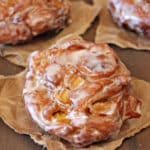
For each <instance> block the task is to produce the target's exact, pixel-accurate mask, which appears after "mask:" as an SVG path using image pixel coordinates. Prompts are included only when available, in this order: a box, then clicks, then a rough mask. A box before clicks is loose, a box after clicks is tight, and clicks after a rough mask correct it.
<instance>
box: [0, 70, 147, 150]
mask: <svg viewBox="0 0 150 150" xmlns="http://www.w3.org/2000/svg"><path fill="white" fill-rule="evenodd" d="M25 74H26V70H25V71H23V72H22V73H20V74H17V75H15V76H7V77H6V76H0V117H1V118H2V119H3V121H4V122H5V123H6V124H7V125H8V126H10V127H11V128H12V129H14V130H15V131H16V132H18V133H20V134H27V135H30V136H31V138H32V139H33V140H34V141H35V142H36V143H38V144H41V145H43V146H45V147H47V149H48V150H58V149H59V150H77V149H78V150H114V149H115V148H117V147H118V146H120V145H121V143H122V141H123V140H124V139H125V138H127V137H130V136H133V135H134V134H135V133H137V132H139V131H140V130H141V129H143V128H146V127H147V126H149V125H150V109H149V106H150V92H149V91H150V83H148V82H146V81H142V80H139V79H135V78H132V88H133V91H134V92H135V94H136V96H138V97H139V98H140V99H141V101H142V116H141V118H140V119H132V120H129V121H128V122H126V123H125V124H124V126H123V127H122V129H121V132H120V134H119V135H118V136H117V138H116V139H114V140H111V141H107V142H100V143H97V144H92V145H91V146H89V147H87V148H82V149H79V148H74V147H72V146H71V145H70V144H68V143H67V142H65V141H63V140H60V139H59V138H57V137H55V136H52V135H48V134H47V133H45V132H44V131H42V130H41V129H40V128H39V127H38V126H37V125H36V124H35V123H34V122H33V121H32V120H31V118H30V116H29V115H28V113H27V112H26V110H25V106H24V102H23V98H22V89H23V86H24V80H25Z"/></svg>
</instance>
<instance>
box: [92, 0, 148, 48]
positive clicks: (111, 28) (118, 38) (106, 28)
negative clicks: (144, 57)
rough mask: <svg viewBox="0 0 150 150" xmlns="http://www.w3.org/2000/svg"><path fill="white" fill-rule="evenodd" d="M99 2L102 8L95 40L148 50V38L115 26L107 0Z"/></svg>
mask: <svg viewBox="0 0 150 150" xmlns="http://www.w3.org/2000/svg"><path fill="white" fill-rule="evenodd" d="M100 3H101V6H102V9H101V12H100V15H99V17H100V21H99V24H98V27H97V31H96V37H95V41H96V42H102V43H111V44H115V45H117V46H120V47H121V48H133V49H136V50H150V39H146V38H144V37H141V36H138V34H136V33H134V32H131V31H129V30H126V29H124V28H120V27H119V26H117V24H115V23H114V21H113V19H112V16H111V14H110V13H109V10H108V9H107V0H100Z"/></svg>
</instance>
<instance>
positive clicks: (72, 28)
mask: <svg viewBox="0 0 150 150" xmlns="http://www.w3.org/2000/svg"><path fill="white" fill-rule="evenodd" d="M71 3H72V9H71V19H72V23H71V24H70V25H69V26H67V27H66V28H65V29H64V30H62V31H61V32H60V33H59V34H58V35H56V36H52V37H51V38H50V37H49V36H48V37H47V36H39V37H38V38H35V39H33V41H31V42H29V43H26V44H22V45H16V46H8V45H7V46H6V45H5V46H4V45H0V56H2V57H4V58H6V59H7V60H9V61H11V62H12V63H14V64H17V65H19V66H24V67H26V65H27V57H28V55H29V54H30V53H31V52H32V51H34V50H38V49H47V48H48V47H50V45H51V44H52V43H54V42H55V41H56V40H57V39H59V38H61V37H63V36H65V35H68V34H78V35H81V34H83V33H84V32H85V31H86V30H87V29H88V28H89V27H90V25H91V23H92V21H93V20H94V19H95V17H96V16H97V15H98V13H99V11H100V8H101V5H100V0H93V5H90V4H88V3H86V2H84V1H83V0H74V1H73V0H72V1H71Z"/></svg>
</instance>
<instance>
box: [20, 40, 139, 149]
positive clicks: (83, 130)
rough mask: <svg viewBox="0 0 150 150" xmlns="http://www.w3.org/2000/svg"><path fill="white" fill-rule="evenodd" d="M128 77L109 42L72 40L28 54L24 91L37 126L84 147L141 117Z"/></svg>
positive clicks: (107, 136) (125, 69)
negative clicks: (130, 89) (124, 122)
mask: <svg viewBox="0 0 150 150" xmlns="http://www.w3.org/2000/svg"><path fill="white" fill-rule="evenodd" d="M129 82H130V74H129V71H128V70H127V68H126V67H125V66H124V65H123V64H122V63H121V61H120V59H119V58H118V56H117V55H116V54H115V53H114V51H113V50H112V49H111V48H110V47H109V46H108V45H106V44H94V43H92V42H87V41H84V40H82V39H72V40H70V41H68V42H65V43H60V45H54V46H52V48H50V49H48V50H44V51H36V52H33V53H32V54H31V56H30V58H29V70H28V73H27V75H26V83H25V87H24V90H23V94H24V100H25V104H26V107H27V109H28V111H29V113H30V114H31V116H32V118H33V120H34V121H35V122H36V123H38V125H39V126H40V127H41V128H43V129H44V130H45V131H47V132H49V133H51V134H55V135H57V136H60V137H62V138H64V139H66V140H67V141H69V142H70V143H72V144H73V145H75V146H78V147H83V146H87V145H89V144H91V143H93V142H96V141H100V140H105V139H107V138H109V137H111V136H112V135H114V133H117V132H119V130H120V128H121V126H122V123H123V121H124V120H126V119H129V118H134V117H139V116H140V113H139V106H140V102H139V101H138V100H137V99H136V98H135V97H133V96H132V95H131V94H130V92H129Z"/></svg>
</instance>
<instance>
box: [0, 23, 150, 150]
mask: <svg viewBox="0 0 150 150" xmlns="http://www.w3.org/2000/svg"><path fill="white" fill-rule="evenodd" d="M93 26H94V27H95V24H94V25H93ZM93 35H94V28H92V29H89V30H88V32H87V33H86V34H85V35H84V37H85V38H86V39H89V40H93V37H94V36H93ZM113 47H114V49H115V50H116V52H117V53H118V55H119V56H120V57H121V59H122V61H123V62H124V63H125V64H126V66H127V67H128V68H129V70H130V71H131V73H132V75H133V76H135V77H138V78H141V79H143V80H146V81H149V82H150V52H148V51H136V50H131V49H126V50H121V49H120V48H117V47H115V46H113ZM21 70H23V68H21V67H17V66H15V65H13V64H11V63H9V62H7V61H6V60H4V59H2V58H0V74H4V75H12V74H15V73H18V72H20V71H21ZM149 141H150V127H149V128H147V129H144V130H142V131H141V132H140V133H138V134H137V135H136V136H134V137H131V138H129V139H127V140H125V141H124V143H123V144H122V145H121V147H120V148H118V150H150V142H149ZM0 150H45V149H44V148H43V147H41V146H38V145H37V144H35V143H34V142H33V141H32V140H31V139H30V138H29V136H26V135H19V134H17V133H15V132H14V131H13V130H12V129H10V128H9V127H8V126H6V125H5V124H4V123H3V122H2V120H0Z"/></svg>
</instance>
